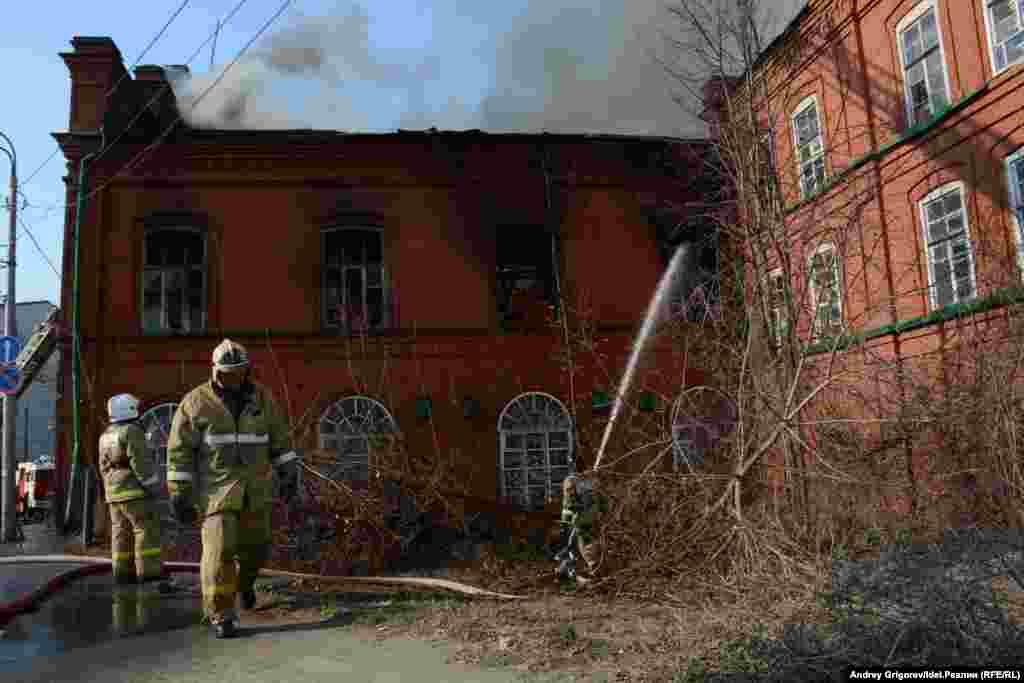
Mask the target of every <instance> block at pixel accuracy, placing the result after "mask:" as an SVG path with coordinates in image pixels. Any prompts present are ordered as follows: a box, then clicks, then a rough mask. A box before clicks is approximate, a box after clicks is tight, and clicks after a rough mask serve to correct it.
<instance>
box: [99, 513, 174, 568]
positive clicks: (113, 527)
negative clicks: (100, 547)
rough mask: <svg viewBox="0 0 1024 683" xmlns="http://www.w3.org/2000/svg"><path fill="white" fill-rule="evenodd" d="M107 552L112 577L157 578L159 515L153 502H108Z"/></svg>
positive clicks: (160, 561)
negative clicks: (112, 571) (111, 564)
mask: <svg viewBox="0 0 1024 683" xmlns="http://www.w3.org/2000/svg"><path fill="white" fill-rule="evenodd" d="M110 555H111V559H112V560H113V563H114V579H115V580H118V581H130V580H132V579H138V580H141V581H145V580H149V579H157V578H160V576H161V575H162V574H163V561H162V560H161V558H160V514H159V513H158V512H157V510H156V506H155V505H154V504H153V501H151V500H147V499H145V498H140V499H137V500H129V501H126V502H123V503H110Z"/></svg>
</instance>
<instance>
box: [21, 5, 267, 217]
mask: <svg viewBox="0 0 1024 683" xmlns="http://www.w3.org/2000/svg"><path fill="white" fill-rule="evenodd" d="M189 1H190V0H189ZM248 1H249V0H240V2H239V3H238V4H237V5H235V7H234V8H233V9H232V10H231V12H229V13H228V15H227V16H226V17H225V18H224V20H223V21H220V22H219V23H218V26H217V28H216V29H215V30H214V32H213V33H211V34H210V35H209V36H207V38H206V40H204V41H203V42H202V43H201V44H200V45H199V47H197V48H196V50H195V52H193V53H192V55H191V56H190V57H189V58H188V59H187V60H186V61H185V64H191V63H192V62H193V61H195V58H196V57H197V56H198V55H199V53H200V52H202V51H203V48H205V47H206V45H207V44H208V43H209V42H210V41H211V40H214V39H215V38H216V35H217V33H218V32H219V31H220V29H222V28H223V27H224V26H225V25H227V23H228V22H229V21H231V18H232V17H234V16H235V14H237V13H238V11H239V10H241V9H242V7H244V6H245V4H246V3H247V2H248ZM185 4H187V2H186V3H185ZM182 7H184V5H183V6H182ZM179 11H180V9H179ZM175 16H177V13H176V14H175ZM275 18H276V16H275ZM172 21H173V17H172ZM169 25H170V22H168V24H167V26H169ZM167 26H165V27H164V29H165V30H166V28H167ZM154 42H155V41H154ZM148 49H149V48H147V49H146V50H147V51H148ZM145 53H146V52H145V51H144V52H143V53H142V54H141V55H139V59H140V60H141V59H142V57H143V56H144V55H145ZM126 75H127V74H126ZM122 80H124V77H122ZM118 85H120V81H118ZM170 87H171V86H170V85H169V84H167V85H164V86H163V87H161V88H160V90H159V91H157V93H156V94H155V95H153V97H151V98H150V100H149V101H148V102H146V104H145V105H144V106H142V107H141V108H140V109H139V111H138V112H137V113H136V114H135V116H134V118H132V120H131V121H129V122H128V124H127V125H126V126H125V127H124V130H123V131H122V132H121V134H120V135H118V136H117V137H116V138H115V139H114V140H113V141H112V142H110V143H107V144H106V145H105V146H104V148H103V149H101V150H100V153H99V155H98V156H97V157H96V158H95V159H93V163H96V162H97V161H99V160H100V159H101V158H103V155H105V154H106V153H107V151H108V150H110V149H111V148H112V147H113V146H114V145H115V144H116V143H117V142H119V141H120V140H121V138H122V137H124V135H125V134H126V133H127V132H128V131H129V130H130V129H131V127H132V126H133V125H134V124H135V122H136V121H138V120H139V119H140V118H141V117H142V115H143V114H144V113H145V112H146V110H148V109H149V108H150V107H151V106H152V105H153V103H155V102H156V101H157V100H158V99H160V98H161V97H163V95H164V93H165V92H167V91H168V90H169V89H170ZM116 88H117V86H115V88H114V89H115V90H116ZM111 92H113V90H112V91H111ZM180 120H181V117H180V116H179V117H178V118H177V119H176V120H175V121H174V123H173V124H171V125H172V126H173V125H175V124H177V123H178V121H180ZM165 135H166V133H165ZM59 151H60V147H57V148H56V149H55V150H54V151H53V152H52V153H51V154H50V156H49V157H48V158H47V159H46V161H44V162H43V163H42V164H40V165H39V167H38V168H36V170H35V171H33V172H32V174H31V175H30V176H29V179H28V180H27V181H25V184H28V182H29V181H31V180H32V178H34V177H35V175H36V174H37V173H39V171H40V170H42V168H43V167H44V166H46V164H47V163H49V161H50V159H53V157H54V156H56V155H57V152H59ZM143 152H145V150H143ZM119 173H120V171H119V172H118V174H119ZM118 174H115V175H114V177H116V176H117V175H118ZM104 187H106V184H104V185H102V186H100V187H98V188H96V190H94V191H93V192H91V193H90V194H88V195H87V196H86V197H85V199H89V198H91V197H92V196H93V195H94V194H95V193H96V192H98V191H99V190H101V189H103V188H104ZM67 207H68V204H66V203H65V204H60V205H56V204H55V205H53V206H51V207H49V208H47V212H46V215H45V216H44V218H48V217H49V215H50V214H51V213H53V212H54V211H56V210H57V209H66V208H67ZM40 208H42V207H40Z"/></svg>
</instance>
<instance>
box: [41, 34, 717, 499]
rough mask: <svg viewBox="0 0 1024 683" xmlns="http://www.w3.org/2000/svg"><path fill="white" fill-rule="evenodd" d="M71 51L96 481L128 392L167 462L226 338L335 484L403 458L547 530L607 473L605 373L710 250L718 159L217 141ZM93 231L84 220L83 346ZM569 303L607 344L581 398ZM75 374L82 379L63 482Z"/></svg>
mask: <svg viewBox="0 0 1024 683" xmlns="http://www.w3.org/2000/svg"><path fill="white" fill-rule="evenodd" d="M72 45H73V46H74V50H73V51H72V52H68V53H64V54H62V57H63V58H64V60H65V62H66V63H67V65H68V68H69V70H70V73H71V83H72V88H71V116H70V124H69V129H68V131H67V132H64V133H57V134H55V137H56V138H57V140H58V141H59V143H60V146H61V148H62V149H63V151H64V154H65V156H66V158H67V162H68V176H67V204H68V206H69V207H74V206H75V197H76V189H77V184H78V182H79V167H80V162H81V160H82V159H83V157H86V156H87V155H94V156H91V157H89V158H87V162H86V166H85V168H86V175H87V179H86V181H85V183H86V184H85V188H84V195H85V197H86V203H85V208H84V212H83V215H82V216H81V234H80V273H81V284H80V294H79V296H80V301H79V315H80V335H81V371H82V378H83V380H82V409H83V418H82V430H81V446H80V449H81V450H80V452H81V454H82V457H83V460H84V461H86V462H89V461H90V460H91V458H92V456H93V453H94V449H95V443H96V438H97V436H98V430H99V429H102V427H103V424H104V422H103V406H104V403H105V400H106V398H107V397H109V396H110V395H112V394H114V393H118V392H121V391H131V392H133V393H136V394H137V395H139V396H140V397H141V398H142V399H143V400H144V402H145V408H146V410H147V412H146V415H145V417H144V423H145V424H146V426H147V430H148V433H149V438H150V443H151V444H152V447H153V448H154V451H155V452H156V453H157V454H159V453H160V452H161V450H160V449H161V445H162V443H163V437H162V435H161V433H162V430H163V429H166V426H167V425H168V424H169V421H170V417H171V415H173V410H174V405H175V403H176V402H177V401H178V400H179V399H180V397H181V396H182V395H183V393H184V392H185V391H187V390H188V389H190V388H191V387H193V386H194V385H196V384H198V383H200V382H202V381H204V380H205V379H207V378H208V377H209V374H210V353H211V351H212V349H213V347H214V346H215V345H216V344H217V343H218V342H219V340H220V339H221V338H223V337H230V338H233V339H236V340H238V341H241V342H242V343H244V344H245V345H247V347H248V348H249V350H250V353H251V355H252V356H253V357H254V365H255V372H256V376H257V378H258V379H259V380H260V381H262V382H264V383H265V384H267V385H269V386H270V387H271V388H272V389H273V390H274V392H275V394H276V395H277V398H278V400H279V401H280V402H281V404H282V406H284V407H285V408H286V409H287V410H288V411H289V413H290V415H291V416H292V417H293V419H294V425H295V427H296V434H297V436H298V442H299V443H298V445H299V446H301V447H303V448H305V449H307V450H308V451H313V450H318V451H319V452H320V455H321V457H322V456H323V454H324V453H326V454H328V456H329V457H328V459H329V460H330V461H331V462H330V464H328V465H325V467H326V468H327V470H329V471H330V472H331V473H332V476H338V477H345V478H347V479H349V480H352V481H354V482H357V483H358V482H361V481H365V480H366V479H367V477H368V472H369V469H370V468H369V462H368V458H369V455H368V441H367V436H368V435H369V434H372V433H379V432H394V433H398V434H400V435H401V437H402V439H403V441H404V443H405V445H406V447H407V448H408V449H409V450H411V451H418V452H429V453H433V452H435V450H437V451H439V452H443V453H446V454H451V455H453V456H454V460H455V462H456V463H457V466H458V468H459V469H460V471H461V472H462V476H463V477H464V480H465V481H467V482H469V483H470V485H471V488H472V490H473V491H474V492H475V493H476V495H478V496H480V497H481V498H484V499H488V500H495V499H497V498H502V499H504V500H507V501H510V502H511V503H512V504H516V505H520V506H534V505H536V504H540V503H543V501H544V500H545V499H548V498H550V497H551V496H552V495H553V494H555V492H556V491H557V488H556V487H557V485H558V484H559V482H560V481H561V479H562V477H564V476H565V474H566V473H567V472H569V471H571V470H572V469H573V467H578V466H579V465H580V463H581V462H584V463H585V462H587V461H588V460H589V459H591V458H592V457H593V453H592V450H593V448H594V447H596V443H593V436H592V434H593V432H594V431H595V430H597V429H600V428H601V426H602V425H603V423H604V420H606V418H607V413H606V412H605V411H603V407H604V406H603V405H602V404H605V403H606V398H607V397H608V396H610V395H613V393H614V387H613V386H612V385H611V381H612V380H611V379H609V378H608V377H606V376H605V375H603V374H602V373H601V371H600V368H601V367H606V368H608V369H609V370H610V371H611V372H612V374H613V375H614V376H617V375H618V373H619V372H620V370H621V367H622V365H623V363H624V361H625V354H626V352H627V350H628V349H629V347H630V343H631V341H632V335H633V334H634V332H635V330H636V328H637V325H638V323H639V318H640V316H642V315H643V311H644V310H645V308H646V305H647V303H648V300H649V299H650V297H651V295H652V292H653V291H654V288H655V285H656V283H657V282H658V280H659V278H660V276H661V275H662V273H663V271H664V269H665V267H666V264H667V258H668V256H669V255H670V254H671V250H672V248H673V247H674V246H675V245H677V244H679V243H680V242H681V241H687V240H689V241H692V240H695V239H697V236H698V235H697V233H698V232H700V231H703V230H705V227H704V226H702V225H697V224H695V223H694V222H693V221H690V222H689V223H686V222H685V221H680V220H679V218H680V216H681V215H685V214H687V211H688V209H687V207H688V206H690V205H691V204H693V205H700V200H701V198H702V196H703V193H704V192H705V190H706V189H707V183H708V179H707V178H706V177H705V172H704V170H703V169H704V168H705V165H704V164H703V163H702V158H703V155H704V154H705V153H706V143H705V142H703V141H701V140H680V139H664V138H653V137H615V136H584V135H547V134H500V135H499V134H486V133H483V132H480V131H465V132H458V133H455V132H439V131H436V130H430V131H425V132H402V131H399V132H396V133H391V134H342V133H336V132H328V131H309V130H289V131H238V130H233V131H228V130H197V129H191V128H189V127H187V126H186V125H185V124H183V123H181V122H180V121H178V114H177V110H176V106H175V101H174V98H173V94H172V92H171V91H170V90H169V89H168V88H167V84H166V81H165V71H164V69H162V68H160V67H152V66H140V67H138V68H136V69H135V70H134V73H133V74H131V75H129V74H127V73H126V71H125V68H124V66H123V64H122V61H121V56H120V54H119V52H118V50H117V48H116V46H115V45H114V43H113V42H112V41H111V40H110V39H109V38H84V37H79V38H75V39H74V40H73V41H72ZM168 68H170V67H168ZM122 79H124V80H123V82H122ZM117 84H119V85H117ZM115 86H116V87H115ZM111 90H113V94H109V93H110V91H111ZM108 94H109V97H108ZM140 155H141V156H140ZM701 206H702V210H703V205H701ZM681 223H684V225H683V226H682V227H680V224H681ZM74 225H75V215H74V210H73V209H71V208H69V211H68V215H67V228H66V232H65V252H64V266H63V267H64V279H63V281H64V283H65V290H64V291H63V293H62V308H63V310H64V311H67V312H68V315H67V318H66V319H67V320H70V312H71V311H72V308H73V303H74V302H73V292H72V290H71V283H72V281H73V278H72V272H73V267H74V248H73V245H74V234H73V230H74ZM706 258H707V259H710V261H708V263H712V262H713V259H714V253H713V250H709V251H708V252H707V254H706ZM705 265H707V263H706V264H705ZM709 267H710V266H709ZM560 296H561V297H563V298H565V299H566V300H568V301H569V302H570V303H569V304H568V305H569V306H570V307H572V308H573V309H574V310H575V309H576V308H578V306H577V304H579V305H580V306H582V305H583V304H582V303H581V302H584V301H585V302H586V306H587V310H588V311H589V312H590V315H592V318H593V321H594V322H596V323H597V333H598V334H599V335H600V336H602V337H604V338H607V340H608V341H607V342H606V344H605V345H604V346H603V347H602V350H601V353H603V354H606V355H607V357H606V358H605V359H604V360H603V363H604V365H602V364H600V363H598V362H597V361H596V359H593V358H587V357H583V356H580V357H577V358H576V359H575V365H574V367H575V372H574V373H572V381H570V373H569V372H568V371H567V370H566V366H565V363H564V362H562V361H560V360H559V359H558V356H559V355H560V354H561V353H562V352H563V351H564V347H563V343H562V339H563V337H562V332H561V331H559V329H558V328H557V327H552V326H551V325H550V324H549V319H550V317H551V315H552V311H554V312H555V314H556V315H557V314H558V306H557V304H558V301H559V299H560ZM62 349H63V350H64V353H63V355H62V357H63V358H65V359H68V358H70V346H69V342H67V341H65V343H64V345H63V346H62ZM651 359H652V360H651V362H650V363H648V364H647V368H648V369H647V370H646V371H645V372H646V375H645V376H646V377H647V378H649V380H650V381H649V383H648V386H649V387H656V386H658V385H659V382H660V385H661V386H663V387H665V388H666V393H668V390H669V389H670V388H671V386H673V385H675V386H678V384H679V383H680V382H681V381H683V380H684V373H683V370H682V368H681V365H680V363H681V360H680V359H679V358H678V356H677V354H673V353H671V352H670V350H668V349H664V348H657V349H655V350H654V351H653V352H652V355H651ZM70 373H71V363H64V364H63V371H62V382H61V394H60V400H59V405H58V415H59V421H58V422H59V424H60V426H61V431H60V433H59V434H58V443H59V446H58V457H59V458H60V461H61V463H62V466H63V467H66V465H67V462H68V459H69V454H70V453H71V450H72V447H73V446H72V434H71V429H70V425H71V408H70V397H71V392H70V386H71V384H70V382H71V375H70ZM686 378H687V379H688V380H689V381H694V380H695V379H696V375H695V374H693V373H692V371H691V372H690V374H688V375H686ZM645 381H646V380H645ZM595 405H596V407H595ZM645 405H646V406H647V407H648V408H649V409H653V410H660V409H662V408H663V407H664V406H663V405H660V404H659V403H658V402H657V401H654V402H651V401H646V402H645Z"/></svg>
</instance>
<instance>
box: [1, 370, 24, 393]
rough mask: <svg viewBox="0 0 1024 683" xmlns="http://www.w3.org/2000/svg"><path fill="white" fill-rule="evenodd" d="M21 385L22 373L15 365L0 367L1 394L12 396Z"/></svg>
mask: <svg viewBox="0 0 1024 683" xmlns="http://www.w3.org/2000/svg"><path fill="white" fill-rule="evenodd" d="M20 385H21V372H20V371H19V370H18V368H17V367H16V366H14V365H7V364H4V365H3V366H0V394H3V395H4V396H11V395H13V394H15V393H17V391H18V387H19V386H20Z"/></svg>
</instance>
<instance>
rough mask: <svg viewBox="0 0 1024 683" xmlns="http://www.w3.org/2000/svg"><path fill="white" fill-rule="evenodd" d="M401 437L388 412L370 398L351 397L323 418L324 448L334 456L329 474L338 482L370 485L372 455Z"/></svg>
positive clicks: (321, 419)
mask: <svg viewBox="0 0 1024 683" xmlns="http://www.w3.org/2000/svg"><path fill="white" fill-rule="evenodd" d="M397 435H398V424H397V423H396V422H395V418H393V417H392V416H391V413H389V412H388V409H387V408H385V407H384V406H383V404H381V403H380V402H378V401H375V400H374V399H372V398H369V397H366V396H349V397H348V398H343V399H341V400H340V401H338V402H336V403H334V404H333V405H331V406H330V407H329V408H328V409H327V410H326V411H324V414H323V415H321V416H320V425H319V441H320V448H321V449H323V450H324V451H327V452H328V453H330V454H331V459H332V462H331V464H330V465H329V466H328V467H327V468H326V469H325V474H326V475H327V476H328V477H329V478H331V479H333V480H335V481H350V482H367V481H369V478H370V464H371V463H370V455H371V451H373V450H375V449H376V450H378V452H379V451H380V450H381V449H385V448H387V447H388V445H389V443H390V442H391V441H392V440H393V439H394V438H395V437H397Z"/></svg>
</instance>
